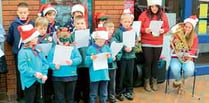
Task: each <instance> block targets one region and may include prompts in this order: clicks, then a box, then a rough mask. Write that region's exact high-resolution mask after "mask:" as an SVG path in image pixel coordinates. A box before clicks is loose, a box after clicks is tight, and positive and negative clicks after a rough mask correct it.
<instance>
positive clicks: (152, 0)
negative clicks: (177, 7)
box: [147, 0, 162, 6]
mask: <svg viewBox="0 0 209 103" xmlns="http://www.w3.org/2000/svg"><path fill="white" fill-rule="evenodd" d="M147 5H148V6H151V5H160V6H162V0H147Z"/></svg>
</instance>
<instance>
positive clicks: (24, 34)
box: [18, 24, 40, 43]
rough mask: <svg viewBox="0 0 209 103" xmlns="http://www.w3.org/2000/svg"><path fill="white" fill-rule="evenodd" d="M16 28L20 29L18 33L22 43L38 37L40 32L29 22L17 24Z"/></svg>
mask: <svg viewBox="0 0 209 103" xmlns="http://www.w3.org/2000/svg"><path fill="white" fill-rule="evenodd" d="M18 30H19V31H20V35H21V39H22V42H23V43H27V42H29V41H31V40H33V39H34V38H36V37H38V36H39V34H40V33H39V32H38V31H37V30H36V29H35V28H34V27H33V25H31V24H28V25H23V26H19V27H18Z"/></svg>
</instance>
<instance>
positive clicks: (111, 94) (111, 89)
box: [104, 21, 119, 103]
mask: <svg viewBox="0 0 209 103" xmlns="http://www.w3.org/2000/svg"><path fill="white" fill-rule="evenodd" d="M104 28H105V29H106V31H107V32H108V40H107V41H106V44H108V45H109V46H110V45H111V43H112V42H117V40H116V39H115V38H114V37H113V36H114V24H113V22H111V21H106V22H105V23H104ZM117 57H119V54H118V56H117ZM117 59H119V58H117ZM113 60H114V61H113V62H112V63H109V64H108V67H109V76H110V81H109V83H108V100H109V102H110V103H117V100H116V99H115V81H116V80H115V77H116V69H117V63H116V61H115V60H116V57H113Z"/></svg>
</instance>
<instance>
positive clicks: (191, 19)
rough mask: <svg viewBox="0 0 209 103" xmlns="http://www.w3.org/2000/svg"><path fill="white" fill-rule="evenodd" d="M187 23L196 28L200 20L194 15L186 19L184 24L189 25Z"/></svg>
mask: <svg viewBox="0 0 209 103" xmlns="http://www.w3.org/2000/svg"><path fill="white" fill-rule="evenodd" d="M187 22H189V23H191V24H192V25H193V27H194V28H195V26H196V24H197V22H198V18H197V16H196V15H192V16H190V17H189V18H186V19H185V20H184V23H187Z"/></svg>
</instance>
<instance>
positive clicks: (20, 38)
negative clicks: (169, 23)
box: [7, 2, 135, 103]
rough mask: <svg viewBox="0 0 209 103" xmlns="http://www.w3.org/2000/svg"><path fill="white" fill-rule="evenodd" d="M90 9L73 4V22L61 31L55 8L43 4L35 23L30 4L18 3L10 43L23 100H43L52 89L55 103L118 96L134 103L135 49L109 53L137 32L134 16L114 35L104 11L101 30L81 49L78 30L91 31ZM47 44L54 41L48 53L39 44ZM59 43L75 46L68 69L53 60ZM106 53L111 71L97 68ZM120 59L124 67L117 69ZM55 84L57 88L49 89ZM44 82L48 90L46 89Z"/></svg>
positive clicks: (93, 101)
mask: <svg viewBox="0 0 209 103" xmlns="http://www.w3.org/2000/svg"><path fill="white" fill-rule="evenodd" d="M85 10H86V9H85V7H84V6H83V5H81V4H76V5H74V6H73V7H72V10H71V15H72V19H71V20H70V21H69V23H67V24H66V25H65V26H63V27H61V26H60V25H59V23H57V22H56V21H55V17H56V14H57V11H56V9H54V7H53V6H52V5H50V4H46V5H43V6H42V7H41V8H40V10H39V14H38V16H39V17H37V19H36V20H35V23H34V22H33V21H31V19H30V18H29V17H28V15H29V8H28V4H26V3H24V2H22V3H19V4H18V6H17V15H18V17H17V18H16V19H15V20H14V21H13V22H12V24H11V25H10V27H9V31H8V36H7V42H8V43H9V44H10V45H12V46H13V49H12V50H13V54H14V57H15V61H16V66H17V90H18V91H17V96H18V98H17V99H21V98H23V94H24V98H25V102H26V103H35V102H41V101H43V96H45V95H43V88H44V89H48V90H46V92H48V91H53V93H52V94H53V97H52V98H54V101H55V102H56V103H74V102H77V103H79V101H80V99H83V100H84V102H86V103H87V102H88V103H96V101H97V97H99V101H100V103H106V101H107V99H108V100H109V101H110V102H111V103H117V100H116V96H117V97H118V99H119V100H121V101H123V100H124V96H125V97H126V98H127V99H129V100H133V68H134V66H133V65H134V58H135V53H134V49H133V48H132V47H127V46H123V48H122V50H121V51H120V52H119V53H118V55H117V56H116V57H113V56H112V52H111V51H112V50H111V49H110V45H111V43H112V42H117V43H122V42H123V40H122V38H123V37H122V36H123V34H122V32H124V31H129V30H131V29H132V28H131V24H132V22H133V16H132V14H129V13H124V14H122V16H121V20H120V23H121V26H120V27H119V29H118V30H117V31H116V32H115V33H114V28H115V27H114V24H113V22H111V21H107V20H108V19H109V17H108V16H106V15H105V14H103V13H101V14H100V16H99V17H98V18H97V19H98V21H97V26H96V27H97V28H95V31H93V33H92V34H91V35H89V38H86V39H89V46H87V47H81V48H77V42H76V41H75V32H76V31H79V30H86V29H88V22H87V19H86V16H85V15H86V14H85V12H87V11H85ZM134 35H135V34H134ZM44 43H52V47H51V49H50V50H49V53H48V55H45V53H44V52H43V50H42V49H44V48H41V47H40V46H39V45H38V44H44ZM56 45H62V46H70V47H72V48H73V49H72V52H71V56H70V57H69V59H68V60H66V61H65V62H66V65H62V64H55V63H54V62H53V59H54V52H55V47H56ZM102 53H105V58H106V59H107V63H108V64H107V65H108V67H107V68H102V69H99V70H96V69H95V66H94V62H95V60H96V59H98V58H100V56H98V54H102ZM60 55H62V54H60ZM119 61H120V62H121V63H120V64H121V65H119V64H118V65H117V62H119ZM118 66H120V67H121V69H120V70H118V71H119V74H118V77H119V81H118V85H117V86H118V88H117V90H115V87H116V69H117V67H118ZM50 71H51V72H52V73H50ZM19 80H20V81H19ZM50 80H51V81H52V84H50V85H51V87H52V85H53V88H51V89H53V90H50V89H49V88H48V87H47V88H46V86H47V85H49V83H47V82H48V81H50ZM18 83H19V84H18ZM44 83H46V86H45V85H44V87H43V85H42V84H44ZM20 87H21V89H22V90H23V91H24V93H23V92H22V91H21V89H20ZM98 92H99V96H98ZM115 92H116V93H115ZM116 94H117V95H116Z"/></svg>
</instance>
